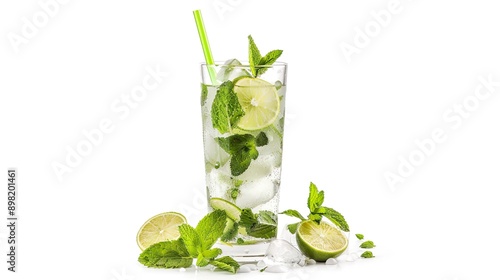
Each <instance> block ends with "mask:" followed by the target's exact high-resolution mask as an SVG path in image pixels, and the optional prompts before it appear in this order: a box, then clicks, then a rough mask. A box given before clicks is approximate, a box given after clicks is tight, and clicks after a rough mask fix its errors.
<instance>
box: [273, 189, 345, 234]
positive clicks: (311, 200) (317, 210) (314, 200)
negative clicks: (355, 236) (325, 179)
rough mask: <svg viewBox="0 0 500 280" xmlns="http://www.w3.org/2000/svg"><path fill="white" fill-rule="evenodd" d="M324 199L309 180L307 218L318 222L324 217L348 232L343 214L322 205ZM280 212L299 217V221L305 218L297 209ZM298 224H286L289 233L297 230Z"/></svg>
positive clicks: (323, 194) (323, 195)
mask: <svg viewBox="0 0 500 280" xmlns="http://www.w3.org/2000/svg"><path fill="white" fill-rule="evenodd" d="M324 201H325V193H324V191H319V190H318V188H317V187H316V185H315V184H314V183H312V182H311V184H310V185H309V197H308V198H307V208H309V215H308V216H307V219H308V220H311V221H314V222H316V223H318V224H319V223H320V222H321V219H322V218H323V217H326V218H327V219H328V220H330V221H331V222H332V223H334V224H335V225H337V226H338V227H339V228H340V229H341V230H343V231H346V232H348V231H349V225H348V224H347V222H346V220H345V218H344V216H342V214H340V213H339V212H337V211H336V210H334V209H333V208H330V207H326V206H323V202H324ZM280 214H284V215H287V216H290V217H295V218H299V219H300V220H301V221H304V220H306V219H305V218H304V216H302V215H301V214H300V213H299V212H298V211H297V210H293V209H289V210H285V211H283V212H281V213H280ZM298 225H299V223H295V224H290V225H288V230H289V231H290V232H291V233H295V232H296V231H297V228H298Z"/></svg>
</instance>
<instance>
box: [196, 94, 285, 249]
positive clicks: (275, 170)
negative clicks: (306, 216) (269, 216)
mask: <svg viewBox="0 0 500 280" xmlns="http://www.w3.org/2000/svg"><path fill="white" fill-rule="evenodd" d="M256 90H259V89H258V88H256ZM285 91H286V89H285V86H282V87H281V88H280V89H279V90H278V96H279V97H280V113H279V115H278V117H277V118H276V120H275V121H274V123H273V124H272V125H270V126H268V127H266V128H264V129H262V130H256V131H242V130H239V129H233V131H232V133H226V134H224V135H221V134H220V133H219V131H218V130H217V129H215V128H214V127H213V125H212V119H211V111H210V110H211V108H212V103H213V100H214V97H215V95H216V93H217V88H216V87H214V86H208V95H207V97H206V100H205V102H204V103H203V104H202V119H203V142H204V151H205V170H206V184H207V193H208V199H209V200H210V199H211V198H216V197H217V198H222V199H224V200H227V201H230V202H231V203H233V204H235V205H237V206H238V207H239V208H241V209H244V208H250V209H252V212H253V213H259V212H260V211H263V210H267V211H271V212H272V213H274V214H275V217H277V216H278V215H277V214H278V202H279V189H280V180H281V158H282V151H283V149H282V147H283V125H284V115H285ZM261 132H264V133H265V134H266V136H267V138H268V144H267V145H265V146H262V147H257V151H258V152H259V156H258V158H257V159H256V160H252V161H251V163H250V166H249V167H248V169H247V170H246V171H245V172H243V173H242V174H241V175H238V176H232V174H231V170H230V166H229V165H230V155H229V154H228V153H227V152H226V151H224V150H223V149H222V148H221V147H220V146H219V144H218V143H217V142H216V140H215V139H216V138H217V137H228V136H231V135H233V134H252V135H254V136H257V135H258V134H259V133H261ZM209 207H210V206H209ZM209 211H213V209H211V208H210V209H209ZM276 222H277V221H276ZM274 237H275V236H274ZM272 238H273V237H271V238H269V239H272ZM269 239H263V238H256V237H252V236H248V235H246V233H245V230H243V229H242V228H240V230H239V231H238V234H237V236H236V237H235V238H233V239H232V240H230V241H229V242H228V243H233V244H236V243H237V241H239V243H238V244H241V243H242V242H241V241H244V244H254V243H258V242H261V241H268V240H269Z"/></svg>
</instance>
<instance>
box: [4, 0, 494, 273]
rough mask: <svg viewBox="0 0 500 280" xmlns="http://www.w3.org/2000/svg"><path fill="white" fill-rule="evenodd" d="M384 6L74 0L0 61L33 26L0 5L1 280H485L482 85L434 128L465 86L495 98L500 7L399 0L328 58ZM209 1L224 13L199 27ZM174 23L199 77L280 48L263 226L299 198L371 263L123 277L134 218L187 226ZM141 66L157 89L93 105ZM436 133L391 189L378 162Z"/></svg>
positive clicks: (195, 162) (490, 155)
mask: <svg viewBox="0 0 500 280" xmlns="http://www.w3.org/2000/svg"><path fill="white" fill-rule="evenodd" d="M41 2H42V3H45V2H47V0H41ZM389 2H390V1H389V0H377V1H368V0H366V1H361V0H358V1H340V2H339V1H289V0H286V1H285V0H283V1H263V0H259V1H256V0H254V1H245V0H241V1H236V0H233V1H227V0H220V1H216V0H209V1H203V2H194V1H160V0H144V1H118V0H115V1H95V0H94V1H77V0H74V1H68V3H67V4H64V5H62V4H61V5H60V6H59V11H57V12H56V13H54V15H53V17H50V18H49V20H48V22H47V24H46V25H45V26H43V27H39V28H38V31H37V32H36V34H35V35H34V36H33V37H32V38H27V39H26V41H25V43H22V44H21V45H19V46H17V47H15V46H14V45H13V44H12V43H11V42H10V39H9V38H10V37H12V36H13V35H12V34H14V33H15V34H17V35H18V36H22V33H21V32H22V29H23V26H24V25H25V22H24V21H23V17H26V18H27V19H28V20H29V21H31V22H33V16H34V15H36V14H37V13H38V12H40V11H43V10H42V8H41V6H40V5H39V4H38V1H34V0H33V1H2V2H1V4H0V34H1V38H2V39H0V97H1V99H0V125H1V126H0V131H1V132H0V168H1V170H3V171H2V172H4V175H1V176H0V178H3V180H5V179H6V174H5V173H6V170H7V168H8V167H17V168H18V175H19V179H18V184H19V191H18V195H19V204H20V205H19V210H18V215H19V218H20V220H19V224H20V225H19V234H18V238H19V240H18V241H19V250H18V257H19V259H18V260H19V263H18V267H17V268H18V271H19V272H18V273H17V274H14V273H10V272H9V273H8V272H7V270H6V264H5V263H4V262H3V261H2V263H3V264H2V265H1V266H0V267H1V270H0V271H1V272H0V275H2V276H1V278H2V279H6V278H7V279H37V277H42V278H44V279H45V278H49V277H50V278H52V279H106V280H109V279H114V280H121V279H166V278H167V277H168V278H170V277H176V278H177V277H178V278H181V277H185V278H189V279H192V278H197V277H199V278H205V277H207V276H209V275H211V276H213V277H228V279H229V277H233V278H232V279H240V278H241V279H243V278H244V279H250V278H252V279H253V278H254V277H256V276H259V277H263V278H265V279H300V280H305V279H319V277H331V278H335V279H362V278H370V279H440V280H465V279H498V277H499V274H500V273H499V272H498V268H497V266H498V252H499V250H500V245H499V244H500V242H498V236H499V235H500V230H499V227H498V226H497V223H498V213H499V212H500V209H499V208H500V206H499V203H498V195H496V193H497V192H495V190H496V189H498V187H499V186H500V177H499V176H498V174H499V172H498V170H499V167H500V161H499V158H500V147H499V143H500V133H499V128H500V126H499V124H500V110H499V109H498V108H499V106H500V96H499V95H500V87H495V88H494V89H495V90H496V91H495V92H494V93H493V94H491V95H490V96H489V97H488V98H484V100H482V101H479V102H478V104H476V105H477V106H476V107H474V110H473V111H472V112H467V113H469V115H468V117H467V118H463V122H462V123H461V125H458V124H457V123H456V122H455V121H454V122H446V121H445V120H444V119H443V114H444V113H446V112H447V110H449V109H450V108H451V109H453V106H454V104H462V103H463V101H464V100H469V101H470V102H472V103H470V104H472V105H474V104H473V102H474V100H473V99H474V97H473V96H474V91H475V89H476V87H478V86H480V85H481V83H480V81H479V77H480V76H482V77H488V76H489V75H491V77H492V79H493V80H494V81H500V67H499V62H500V51H499V50H500V39H499V34H498V27H499V26H500V17H499V16H498V11H499V9H500V6H499V5H498V3H497V2H496V1H493V0H490V1H486V0H481V1H478V0H476V1H429V0H419V1H409V0H401V2H400V5H399V6H400V8H399V9H400V12H399V13H397V14H393V15H392V18H391V20H390V22H389V23H388V24H387V26H385V27H382V28H381V30H380V31H379V32H376V31H377V30H376V29H375V28H376V26H371V28H373V29H372V31H373V32H374V33H372V35H373V36H372V37H370V42H369V43H367V44H366V46H361V45H359V44H358V46H361V47H360V48H359V49H358V53H356V54H353V55H351V56H350V59H351V61H350V63H349V62H348V59H347V58H346V56H345V55H344V54H343V52H342V49H341V47H340V46H341V44H342V42H345V43H346V44H350V45H353V46H356V45H355V42H354V40H355V36H356V34H357V31H356V28H359V29H361V30H365V27H366V26H367V25H369V26H370V24H372V23H370V22H372V21H373V16H372V14H371V12H372V11H373V12H379V11H380V10H383V9H384V10H387V6H388V3H389ZM221 3H222V4H226V5H230V4H231V5H232V6H230V7H232V8H231V10H228V11H225V12H220V11H219V12H217V10H216V9H215V8H214V4H219V5H221ZM229 3H230V4H229ZM194 8H202V11H203V15H204V19H205V24H206V27H207V31H208V35H209V38H210V42H211V45H212V50H213V54H214V57H215V59H216V60H225V59H228V58H233V57H236V58H240V59H242V60H245V59H246V58H247V38H246V37H247V35H248V34H252V35H253V37H254V39H255V41H256V42H257V44H258V46H259V47H260V49H261V51H262V52H267V51H269V50H271V49H275V48H281V49H284V54H283V56H282V58H281V59H280V60H282V61H285V62H288V63H289V74H288V92H287V105H286V106H287V114H288V118H287V120H286V133H285V144H284V159H283V176H282V193H281V205H280V209H281V210H284V209H287V208H299V209H298V210H301V211H303V212H305V210H306V205H305V201H306V197H307V188H308V184H309V182H310V181H313V182H315V183H316V184H317V185H318V186H319V188H320V189H324V190H325V191H326V201H325V204H326V205H328V206H331V207H333V208H335V209H337V210H339V211H340V212H342V213H343V214H344V216H345V217H346V219H347V220H348V221H349V223H350V225H351V229H352V230H353V232H356V233H357V232H362V233H364V234H365V236H366V237H368V238H369V239H372V240H374V241H375V243H376V244H377V248H376V249H375V250H374V253H375V255H376V258H375V259H371V260H359V261H356V262H354V263H346V264H342V265H340V266H338V267H331V266H328V267H327V266H324V265H318V266H313V267H306V268H304V269H298V270H295V271H292V272H290V273H288V274H271V273H262V274H258V275H257V274H246V275H243V274H242V275H236V276H231V275H229V274H226V273H223V272H219V273H209V272H206V271H201V272H198V273H195V272H194V271H186V272H184V273H182V272H179V271H178V270H152V269H146V268H143V267H142V266H141V265H140V264H139V263H137V261H136V259H137V257H138V254H139V252H140V251H139V249H138V248H137V245H136V243H135V235H136V232H137V230H138V229H139V227H140V226H141V225H142V223H143V222H144V221H145V220H146V219H148V218H149V217H150V216H153V215H155V214H157V213H160V212H164V211H181V212H183V213H185V214H186V216H187V217H188V219H189V221H190V222H191V223H196V222H197V220H198V219H199V217H201V216H202V215H203V214H204V211H205V207H204V204H205V203H206V202H205V201H204V193H203V191H204V187H203V186H204V164H203V158H202V157H203V156H202V155H203V147H202V137H201V117H200V108H199V91H200V90H199V80H200V71H199V62H201V61H202V60H203V55H202V51H201V47H200V43H199V39H198V34H197V32H196V28H195V24H194V20H193V16H192V13H191V12H192V10H193V9H194ZM41 19H42V20H43V18H41ZM378 26H379V25H378ZM358 43H359V42H358ZM16 48H17V49H18V52H16ZM156 65H159V67H160V69H161V71H168V72H169V74H170V75H169V77H167V78H165V79H164V80H163V82H162V83H161V84H160V86H159V87H158V88H157V89H155V90H153V91H150V92H148V95H147V97H146V98H145V99H144V100H143V101H141V102H138V104H137V107H136V108H135V109H133V110H131V112H130V114H129V115H128V116H127V117H126V118H123V119H121V118H120V115H119V114H117V113H116V112H114V111H113V110H112V109H111V104H112V103H113V102H115V100H119V99H120V96H121V95H122V94H123V95H130V93H131V91H132V89H133V88H134V87H135V86H137V85H140V84H141V83H142V80H143V78H144V77H145V76H146V75H148V73H147V72H146V68H147V67H148V66H150V67H153V68H154V67H156ZM483 93H486V91H484V89H483ZM471 100H472V101H471ZM476 101H477V99H476ZM469 107H470V106H469ZM455 116H457V115H456V114H455ZM107 118H109V119H110V120H111V121H112V122H113V127H114V130H113V131H112V132H111V133H107V134H105V135H104V138H103V141H102V143H101V144H99V145H97V146H94V147H93V150H92V151H91V152H90V153H89V155H87V156H86V157H84V158H83V159H82V161H81V163H80V164H78V165H77V166H76V167H74V168H71V170H72V172H68V173H65V174H63V176H62V181H60V180H58V177H57V176H56V173H55V172H54V170H53V167H52V165H53V163H54V162H59V163H61V164H65V157H66V155H67V153H68V152H67V150H66V149H67V147H70V148H73V149H75V147H76V146H77V145H78V143H80V142H81V141H83V140H84V139H85V137H84V136H83V132H82V131H83V130H92V129H96V128H98V126H99V123H100V122H101V120H103V119H107ZM454 124H455V125H456V126H455V127H454V126H453V125H454ZM437 128H441V129H443V130H444V133H445V136H446V141H445V142H444V143H440V144H437V146H436V148H435V149H434V151H433V153H432V155H430V156H428V157H425V159H423V160H422V162H421V165H420V166H417V167H416V168H415V170H414V172H413V174H411V175H410V176H407V177H406V178H405V181H404V182H400V183H398V184H396V185H395V186H394V187H392V188H391V187H390V186H389V185H388V183H387V182H386V179H385V178H384V173H386V172H392V173H394V174H398V170H397V169H398V165H399V164H400V160H399V159H398V157H403V158H406V159H408V157H409V156H410V154H411V153H412V152H413V151H415V150H416V149H418V148H417V146H416V144H415V140H417V139H424V138H429V137H430V136H431V133H432V131H433V130H434V129H437ZM405 175H408V174H405ZM1 184H2V185H3V186H2V188H1V189H2V190H3V191H2V195H1V196H0V197H1V202H0V205H1V209H2V210H1V211H2V213H4V214H2V215H3V216H4V215H5V214H6V211H4V209H6V196H5V195H6V180H5V181H4V183H1ZM2 219H4V218H2ZM280 221H281V222H287V221H289V220H287V219H285V218H283V219H282V220H280ZM3 224H4V222H2V226H1V227H0V241H1V242H0V244H1V245H0V251H1V253H2V255H3V256H5V254H6V249H7V247H6V238H7V228H6V227H5V226H4V225H3ZM4 252H5V253H4ZM0 259H2V260H3V259H4V257H2V258H0ZM5 277H6V278H5Z"/></svg>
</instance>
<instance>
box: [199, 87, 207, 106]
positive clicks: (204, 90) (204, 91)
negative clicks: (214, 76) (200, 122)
mask: <svg viewBox="0 0 500 280" xmlns="http://www.w3.org/2000/svg"><path fill="white" fill-rule="evenodd" d="M207 97H208V87H207V85H205V84H204V83H202V84H201V106H203V105H205V102H206V101H207Z"/></svg>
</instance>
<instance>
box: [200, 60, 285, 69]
mask: <svg viewBox="0 0 500 280" xmlns="http://www.w3.org/2000/svg"><path fill="white" fill-rule="evenodd" d="M224 63H225V61H214V64H208V63H206V62H201V63H200V65H201V66H202V67H207V66H215V67H221V66H231V68H250V64H249V63H248V61H243V62H242V63H243V64H242V65H225V64H224ZM287 65H288V63H286V62H281V61H276V62H275V63H273V64H272V65H254V67H260V68H273V67H286V66H287Z"/></svg>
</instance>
